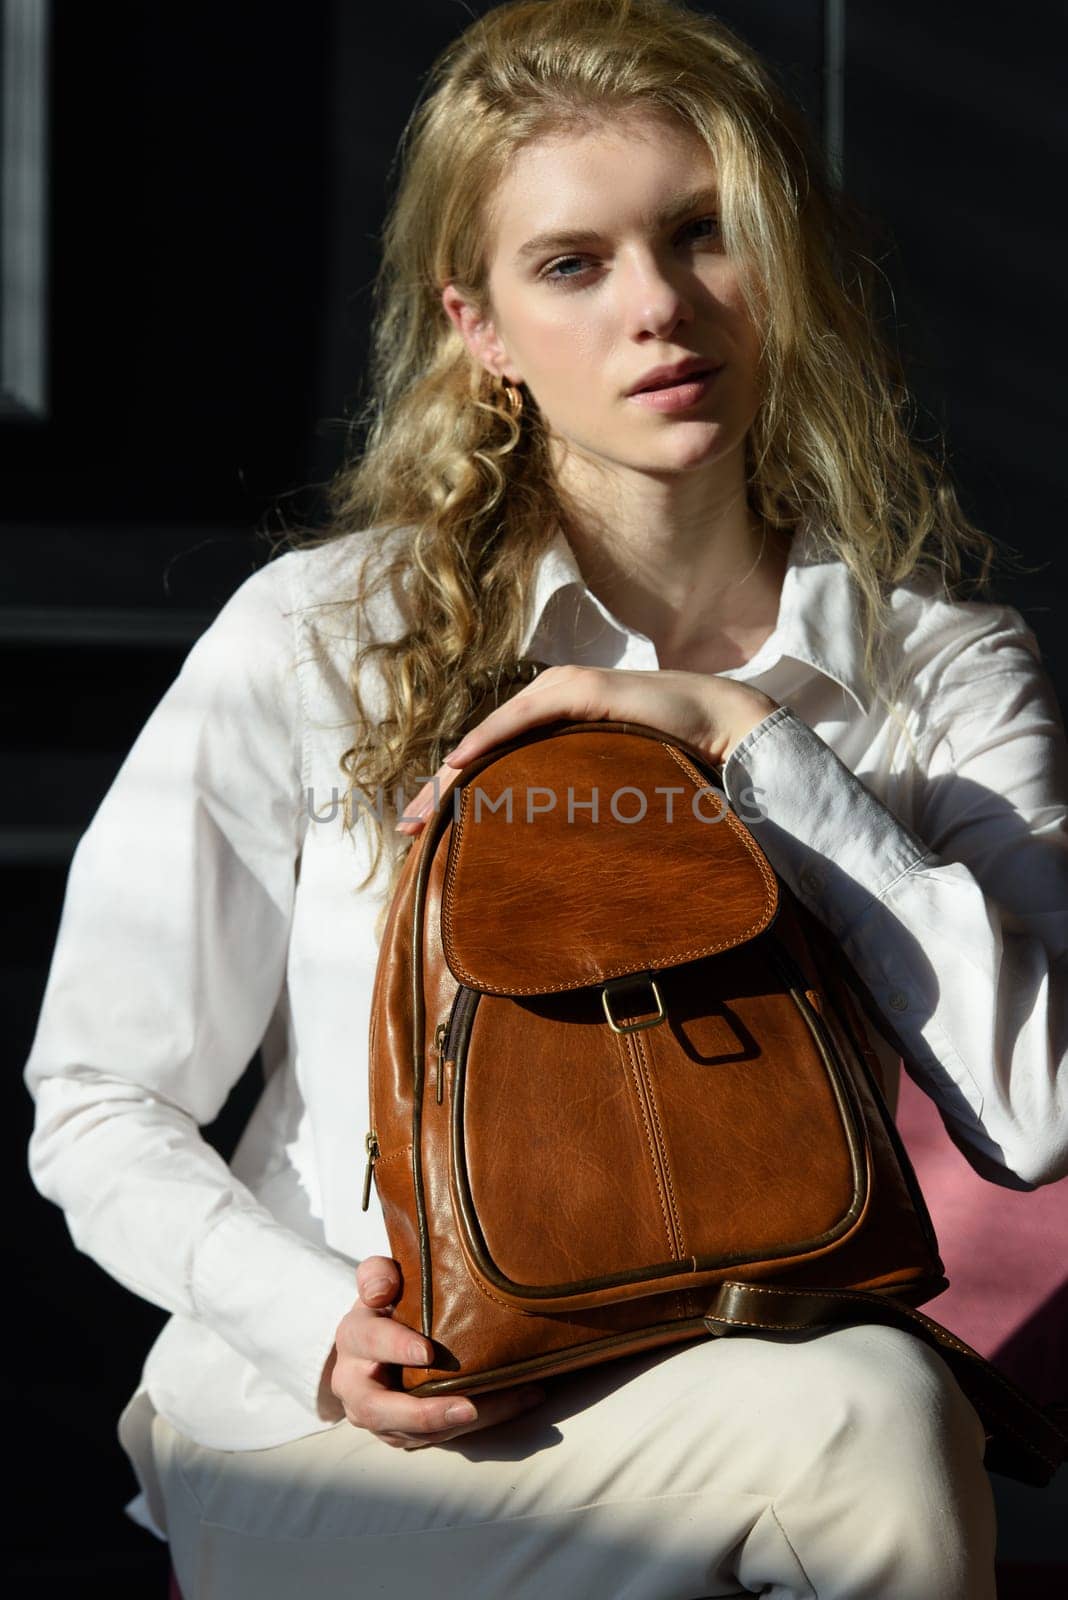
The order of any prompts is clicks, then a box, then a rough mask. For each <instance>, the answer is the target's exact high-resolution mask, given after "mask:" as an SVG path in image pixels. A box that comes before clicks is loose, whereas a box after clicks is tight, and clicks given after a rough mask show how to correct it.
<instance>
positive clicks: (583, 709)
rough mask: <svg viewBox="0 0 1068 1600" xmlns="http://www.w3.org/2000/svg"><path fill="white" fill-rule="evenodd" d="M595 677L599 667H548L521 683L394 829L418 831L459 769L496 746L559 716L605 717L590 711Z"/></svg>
mask: <svg viewBox="0 0 1068 1600" xmlns="http://www.w3.org/2000/svg"><path fill="white" fill-rule="evenodd" d="M599 681H600V669H599V668H597V667H575V666H570V665H568V666H559V667H548V668H546V670H545V671H544V672H543V673H541V674H539V676H538V677H537V678H535V679H533V681H532V682H530V683H528V684H524V686H523V688H522V689H520V690H519V691H518V692H517V693H516V694H514V695H512V696H511V698H510V699H508V700H506V701H505V703H504V705H501V706H498V707H497V709H496V710H495V711H491V712H490V713H489V715H488V716H486V717H483V719H482V721H481V722H480V723H478V725H477V726H476V727H474V728H472V729H471V731H470V732H469V733H468V734H466V735H465V736H464V738H463V739H461V741H460V743H459V744H458V745H457V746H456V748H455V749H454V750H450V752H449V754H448V755H447V756H446V758H445V763H444V764H443V765H442V766H441V767H439V769H438V771H437V773H436V774H435V775H434V778H433V780H432V781H431V782H430V783H426V784H424V785H423V787H422V788H421V789H420V791H419V793H418V794H417V795H416V796H415V799H414V800H413V801H412V803H411V805H409V806H406V807H405V813H404V820H402V821H400V822H398V823H397V828H396V831H397V832H398V833H408V834H416V833H418V832H419V830H420V829H421V828H422V827H423V826H424V824H425V823H426V820H427V818H428V817H430V816H431V815H432V814H433V812H434V810H435V809H437V808H438V807H440V804H441V800H442V797H443V796H444V794H445V793H446V792H447V791H448V789H449V788H450V787H451V786H452V784H453V783H454V782H455V781H456V778H457V777H458V776H459V769H460V768H461V767H463V766H466V765H468V764H469V763H470V762H471V761H473V760H474V759H475V758H476V757H477V756H480V755H483V754H484V753H485V751H487V750H490V749H492V747H493V746H494V745H495V744H506V743H507V742H508V740H509V739H514V738H515V737H516V736H517V735H518V734H520V733H523V732H525V731H526V730H527V729H528V728H534V727H538V726H539V725H541V724H542V723H546V722H555V721H557V720H558V719H559V718H560V717H565V716H566V717H574V718H575V719H577V720H582V719H584V718H589V717H591V716H594V715H598V716H599V715H603V711H600V710H599V711H596V712H595V711H594V710H593V699H592V698H591V697H592V696H593V695H594V693H595V687H596V684H597V683H598V682H599ZM435 791H436V792H435Z"/></svg>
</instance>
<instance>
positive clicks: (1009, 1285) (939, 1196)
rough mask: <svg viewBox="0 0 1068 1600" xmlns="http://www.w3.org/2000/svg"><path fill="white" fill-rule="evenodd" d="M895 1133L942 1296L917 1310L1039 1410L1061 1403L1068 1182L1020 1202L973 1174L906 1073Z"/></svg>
mask: <svg viewBox="0 0 1068 1600" xmlns="http://www.w3.org/2000/svg"><path fill="white" fill-rule="evenodd" d="M897 1124H898V1127H899V1129H900V1130H901V1137H902V1138H903V1140H904V1142H905V1146H906V1148H907V1150H908V1152H909V1155H910V1157H911V1158H912V1162H913V1165H914V1166H915V1168H916V1174H917V1176H918V1178H919V1180H920V1187H921V1188H922V1190H923V1193H924V1196H925V1198H926V1200H927V1204H928V1207H929V1208H930V1212H931V1217H932V1219H933V1221H934V1225H935V1232H936V1233H937V1235H938V1242H939V1245H940V1246H941V1251H942V1259H943V1261H944V1262H945V1265H946V1276H947V1277H948V1279H949V1282H950V1287H949V1288H948V1289H947V1290H946V1292H945V1294H942V1295H939V1297H938V1298H937V1299H936V1300H932V1301H931V1302H930V1304H929V1305H927V1306H925V1307H924V1310H925V1311H927V1312H928V1314H929V1315H931V1316H933V1317H935V1318H936V1319H937V1320H938V1321H939V1322H941V1323H943V1324H944V1325H945V1326H946V1327H947V1328H950V1329H951V1330H952V1331H953V1332H954V1333H956V1334H959V1335H960V1337H961V1338H962V1339H965V1340H967V1342H968V1343H969V1344H970V1345H974V1347H975V1348H976V1349H977V1350H978V1351H979V1352H980V1353H981V1354H982V1355H984V1356H987V1357H989V1358H990V1359H992V1360H995V1361H996V1362H997V1364H998V1366H999V1367H1000V1368H1001V1369H1002V1371H1004V1372H1005V1373H1007V1375H1008V1376H1009V1377H1011V1378H1014V1379H1015V1380H1016V1381H1017V1382H1018V1383H1019V1384H1021V1386H1022V1387H1023V1388H1025V1389H1026V1390H1027V1392H1028V1393H1029V1394H1031V1395H1033V1396H1034V1398H1035V1399H1036V1400H1039V1401H1041V1402H1042V1403H1048V1402H1049V1401H1054V1400H1057V1401H1060V1400H1064V1399H1065V1398H1066V1397H1068V1249H1066V1248H1065V1246H1066V1242H1068V1179H1062V1180H1061V1182H1059V1183H1053V1184H1047V1185H1045V1186H1044V1187H1043V1188H1041V1189H1035V1190H1032V1191H1031V1192H1029V1193H1022V1192H1020V1191H1019V1190H1015V1189H1002V1188H999V1187H998V1185H997V1184H993V1183H988V1182H986V1180H985V1179H983V1178H980V1177H978V1176H977V1175H976V1173H974V1172H973V1171H972V1169H971V1167H970V1166H969V1165H968V1163H967V1161H965V1159H964V1157H963V1156H962V1155H961V1153H960V1151H959V1150H958V1149H957V1147H956V1145H955V1144H954V1143H953V1141H952V1140H951V1139H950V1137H949V1135H948V1134H947V1133H946V1130H945V1128H944V1127H943V1125H942V1119H941V1117H940V1116H939V1115H938V1112H937V1110H936V1109H935V1106H934V1103H933V1101H931V1100H930V1099H929V1098H928V1096H927V1095H925V1094H924V1093H923V1091H922V1090H921V1089H918V1088H917V1087H916V1085H915V1084H914V1083H913V1082H912V1080H911V1079H910V1078H908V1077H907V1076H906V1075H905V1074H904V1073H902V1075H901V1092H900V1098H899V1101H898V1110H897Z"/></svg>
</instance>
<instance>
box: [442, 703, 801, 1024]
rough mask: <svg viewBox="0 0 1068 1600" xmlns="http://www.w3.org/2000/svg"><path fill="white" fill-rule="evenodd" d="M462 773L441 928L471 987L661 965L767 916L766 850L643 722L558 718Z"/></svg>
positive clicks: (531, 991) (758, 924)
mask: <svg viewBox="0 0 1068 1600" xmlns="http://www.w3.org/2000/svg"><path fill="white" fill-rule="evenodd" d="M459 783H460V784H462V789H461V790H460V792H459V793H458V794H457V795H456V796H455V798H454V819H455V820H454V822H453V827H452V831H451V837H450V841H449V856H448V863H447V866H446V872H445V883H444V889H443V895H442V905H441V932H442V943H443V949H444V955H445V960H446V962H447V963H448V966H449V969H450V971H451V972H452V974H453V976H454V977H455V978H456V979H457V980H458V981H459V982H460V983H463V984H465V985H467V986H468V987H469V988H472V989H477V990H479V991H481V992H482V993H484V994H496V995H535V994H549V993H552V992H555V991H560V990H567V989H579V988H585V987H587V986H589V985H591V984H604V983H606V982H608V981H610V980H611V979H614V978H622V977H625V976H627V975H628V974H633V973H643V972H658V971H661V970H663V969H664V968H667V967H674V966H679V965H681V964H682V963H683V962H687V961H694V960H697V959H698V958H700V957H702V956H707V955H712V954H715V953H717V952H720V951H726V950H731V949H734V948H735V947H736V946H738V945H742V944H745V943H746V942H747V941H748V940H750V939H752V938H754V937H755V936H756V935H757V934H759V933H762V932H763V931H764V930H765V929H766V928H767V927H768V926H769V925H770V924H771V922H772V920H773V919H774V916H775V911H776V906H777V900H778V885H777V880H776V878H775V874H774V872H773V871H772V869H771V867H770V866H769V864H768V862H767V860H766V858H765V856H764V854H763V852H762V851H761V849H760V848H759V846H758V845H757V844H756V842H755V840H754V839H753V838H752V836H751V835H750V834H749V832H748V831H747V830H746V829H745V828H744V827H743V826H742V825H741V823H739V821H738V819H737V818H736V817H735V816H734V814H733V813H732V812H731V811H730V810H729V808H728V806H727V804H726V801H725V799H724V797H723V793H722V790H721V789H720V788H719V787H718V786H716V785H715V784H714V783H713V781H712V779H711V777H710V775H709V774H708V773H706V772H704V771H702V770H701V769H700V768H699V767H698V766H697V765H696V763H695V762H694V761H691V760H690V759H689V758H688V757H687V755H686V754H685V753H684V752H683V751H682V750H680V749H679V748H678V747H677V746H676V745H674V744H672V743H667V742H665V741H664V739H663V736H662V735H660V734H657V733H656V732H655V730H643V729H641V728H639V727H637V726H635V725H633V724H622V723H615V724H604V723H601V724H597V723H578V724H571V725H568V726H565V727H564V728H563V729H562V730H561V729H560V728H559V727H557V728H556V729H555V730H554V731H553V732H551V733H548V734H546V735H544V736H543V737H540V738H533V739H532V738H531V737H530V736H528V737H527V738H526V739H525V740H524V742H523V743H522V744H520V745H517V746H514V747H510V748H506V749H505V750H504V753H503V754H502V753H494V755H493V756H491V757H490V758H489V760H488V761H487V763H486V764H484V765H481V766H479V767H477V768H475V769H474V770H473V771H472V772H470V773H465V774H463V776H462V778H461V779H460V780H459Z"/></svg>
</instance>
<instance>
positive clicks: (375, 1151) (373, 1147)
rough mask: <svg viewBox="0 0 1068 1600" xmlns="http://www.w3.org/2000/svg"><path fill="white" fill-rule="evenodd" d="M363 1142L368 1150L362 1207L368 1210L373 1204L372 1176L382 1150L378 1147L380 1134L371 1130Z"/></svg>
mask: <svg viewBox="0 0 1068 1600" xmlns="http://www.w3.org/2000/svg"><path fill="white" fill-rule="evenodd" d="M363 1142H364V1147H365V1149H366V1151H367V1167H366V1169H365V1171H364V1175H363V1205H362V1206H361V1207H360V1209H361V1210H362V1211H366V1210H367V1208H368V1206H369V1205H370V1204H371V1176H372V1174H373V1172H374V1170H375V1162H376V1161H377V1160H378V1158H379V1156H380V1155H381V1154H382V1152H381V1150H380V1149H379V1148H378V1135H377V1134H376V1133H375V1131H374V1129H372V1130H371V1132H370V1133H369V1134H368V1135H367V1136H366V1138H365V1139H364V1141H363Z"/></svg>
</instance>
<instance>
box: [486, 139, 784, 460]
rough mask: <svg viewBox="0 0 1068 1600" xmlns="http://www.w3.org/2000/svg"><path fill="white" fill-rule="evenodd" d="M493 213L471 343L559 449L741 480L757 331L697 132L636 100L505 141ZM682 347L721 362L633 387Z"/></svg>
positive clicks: (680, 356)
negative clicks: (523, 397) (531, 408)
mask: <svg viewBox="0 0 1068 1600" xmlns="http://www.w3.org/2000/svg"><path fill="white" fill-rule="evenodd" d="M494 221H495V230H494V236H493V254H492V260H491V266H490V273H489V289H490V299H491V307H492V309H491V323H490V324H489V325H483V330H482V335H481V340H482V342H481V344H480V345H479V347H478V350H477V351H476V353H477V354H479V356H480V359H483V360H484V361H486V364H489V365H491V370H493V371H495V372H497V373H499V374H500V375H502V376H504V377H507V378H508V379H509V380H510V381H512V382H523V383H525V384H526V385H527V387H528V389H529V391H530V393H531V394H532V395H533V397H534V398H535V400H536V401H537V403H538V406H539V408H540V410H541V412H542V414H543V416H544V417H545V419H546V421H547V422H548V424H549V427H550V431H551V433H552V434H553V436H554V451H555V453H556V456H557V460H558V462H559V461H566V460H568V459H571V458H574V457H576V456H577V457H579V458H588V459H590V460H600V461H601V462H602V463H604V464H611V465H612V466H614V467H615V468H617V469H618V468H624V469H626V468H630V469H633V470H636V471H639V472H645V473H656V474H659V473H665V472H666V473H675V472H679V471H688V472H692V471H695V470H704V471H705V472H707V473H710V474H714V475H715V476H716V477H717V478H723V477H724V476H725V475H726V476H728V477H730V478H731V479H732V480H733V479H737V480H739V481H740V479H741V478H742V477H743V476H744V451H743V448H742V447H743V444H744V440H745V436H746V433H747V432H748V430H749V427H750V425H751V423H752V421H753V417H754V415H755V413H756V410H757V407H758V404H759V393H758V381H757V362H758V352H759V336H758V334H757V330H756V329H755V328H754V327H753V325H752V322H751V320H750V318H749V316H748V313H747V311H746V308H745V303H744V301H743V298H742V292H741V284H740V273H739V269H738V266H737V263H736V262H734V261H733V260H732V259H731V258H730V257H729V256H728V255H727V254H726V252H725V250H724V248H723V244H722V241H721V238H720V232H719V225H718V221H717V202H716V174H715V168H714V166H713V163H712V159H711V157H710V155H709V153H708V150H707V148H706V147H705V145H704V144H703V142H702V141H701V140H700V139H699V138H698V137H697V136H696V135H695V134H694V133H692V132H691V131H690V130H689V129H687V128H685V127H683V126H682V125H681V124H679V123H676V122H674V121H669V120H667V119H662V118H660V117H655V116H651V115H650V114H649V113H648V112H645V113H638V112H633V113H631V114H630V115H629V116H626V117H623V116H616V117H614V118H613V119H612V121H611V122H610V123H609V122H604V123H601V124H599V125H597V126H595V127H594V128H593V129H591V130H589V131H587V132H583V133H577V134H567V135H558V136H554V137H551V138H546V139H543V140H540V141H538V142H537V143H534V144H532V145H530V146H528V147H527V148H525V149H524V150H521V151H520V152H519V155H518V156H517V158H516V160H515V161H514V163H513V165H512V167H511V169H510V171H509V173H508V175H507V177H506V179H505V181H504V182H503V184H502V185H501V187H500V189H499V190H498V194H497V199H496V205H495V218H494ZM561 236H563V237H561ZM693 357H698V358H700V359H701V361H702V362H704V363H705V364H706V365H709V366H712V367H715V368H718V369H719V370H718V371H716V372H715V373H714V375H713V376H712V377H711V378H709V379H707V380H706V381H705V382H704V383H703V384H702V383H700V382H697V383H691V384H690V385H689V387H688V388H685V389H683V388H677V389H676V390H675V391H674V392H673V393H667V392H666V391H662V392H661V394H660V396H659V397H658V398H657V399H656V400H655V401H650V397H649V395H648V394H647V395H646V396H645V398H644V399H643V400H639V399H636V398H635V397H634V396H633V394H632V393H631V391H632V390H633V389H634V386H635V385H636V384H638V383H640V382H641V381H642V380H643V379H644V378H645V377H646V375H647V374H648V373H649V372H650V370H651V369H652V368H655V367H659V366H675V365H676V364H677V363H679V362H681V361H684V360H687V359H690V358H693Z"/></svg>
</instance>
